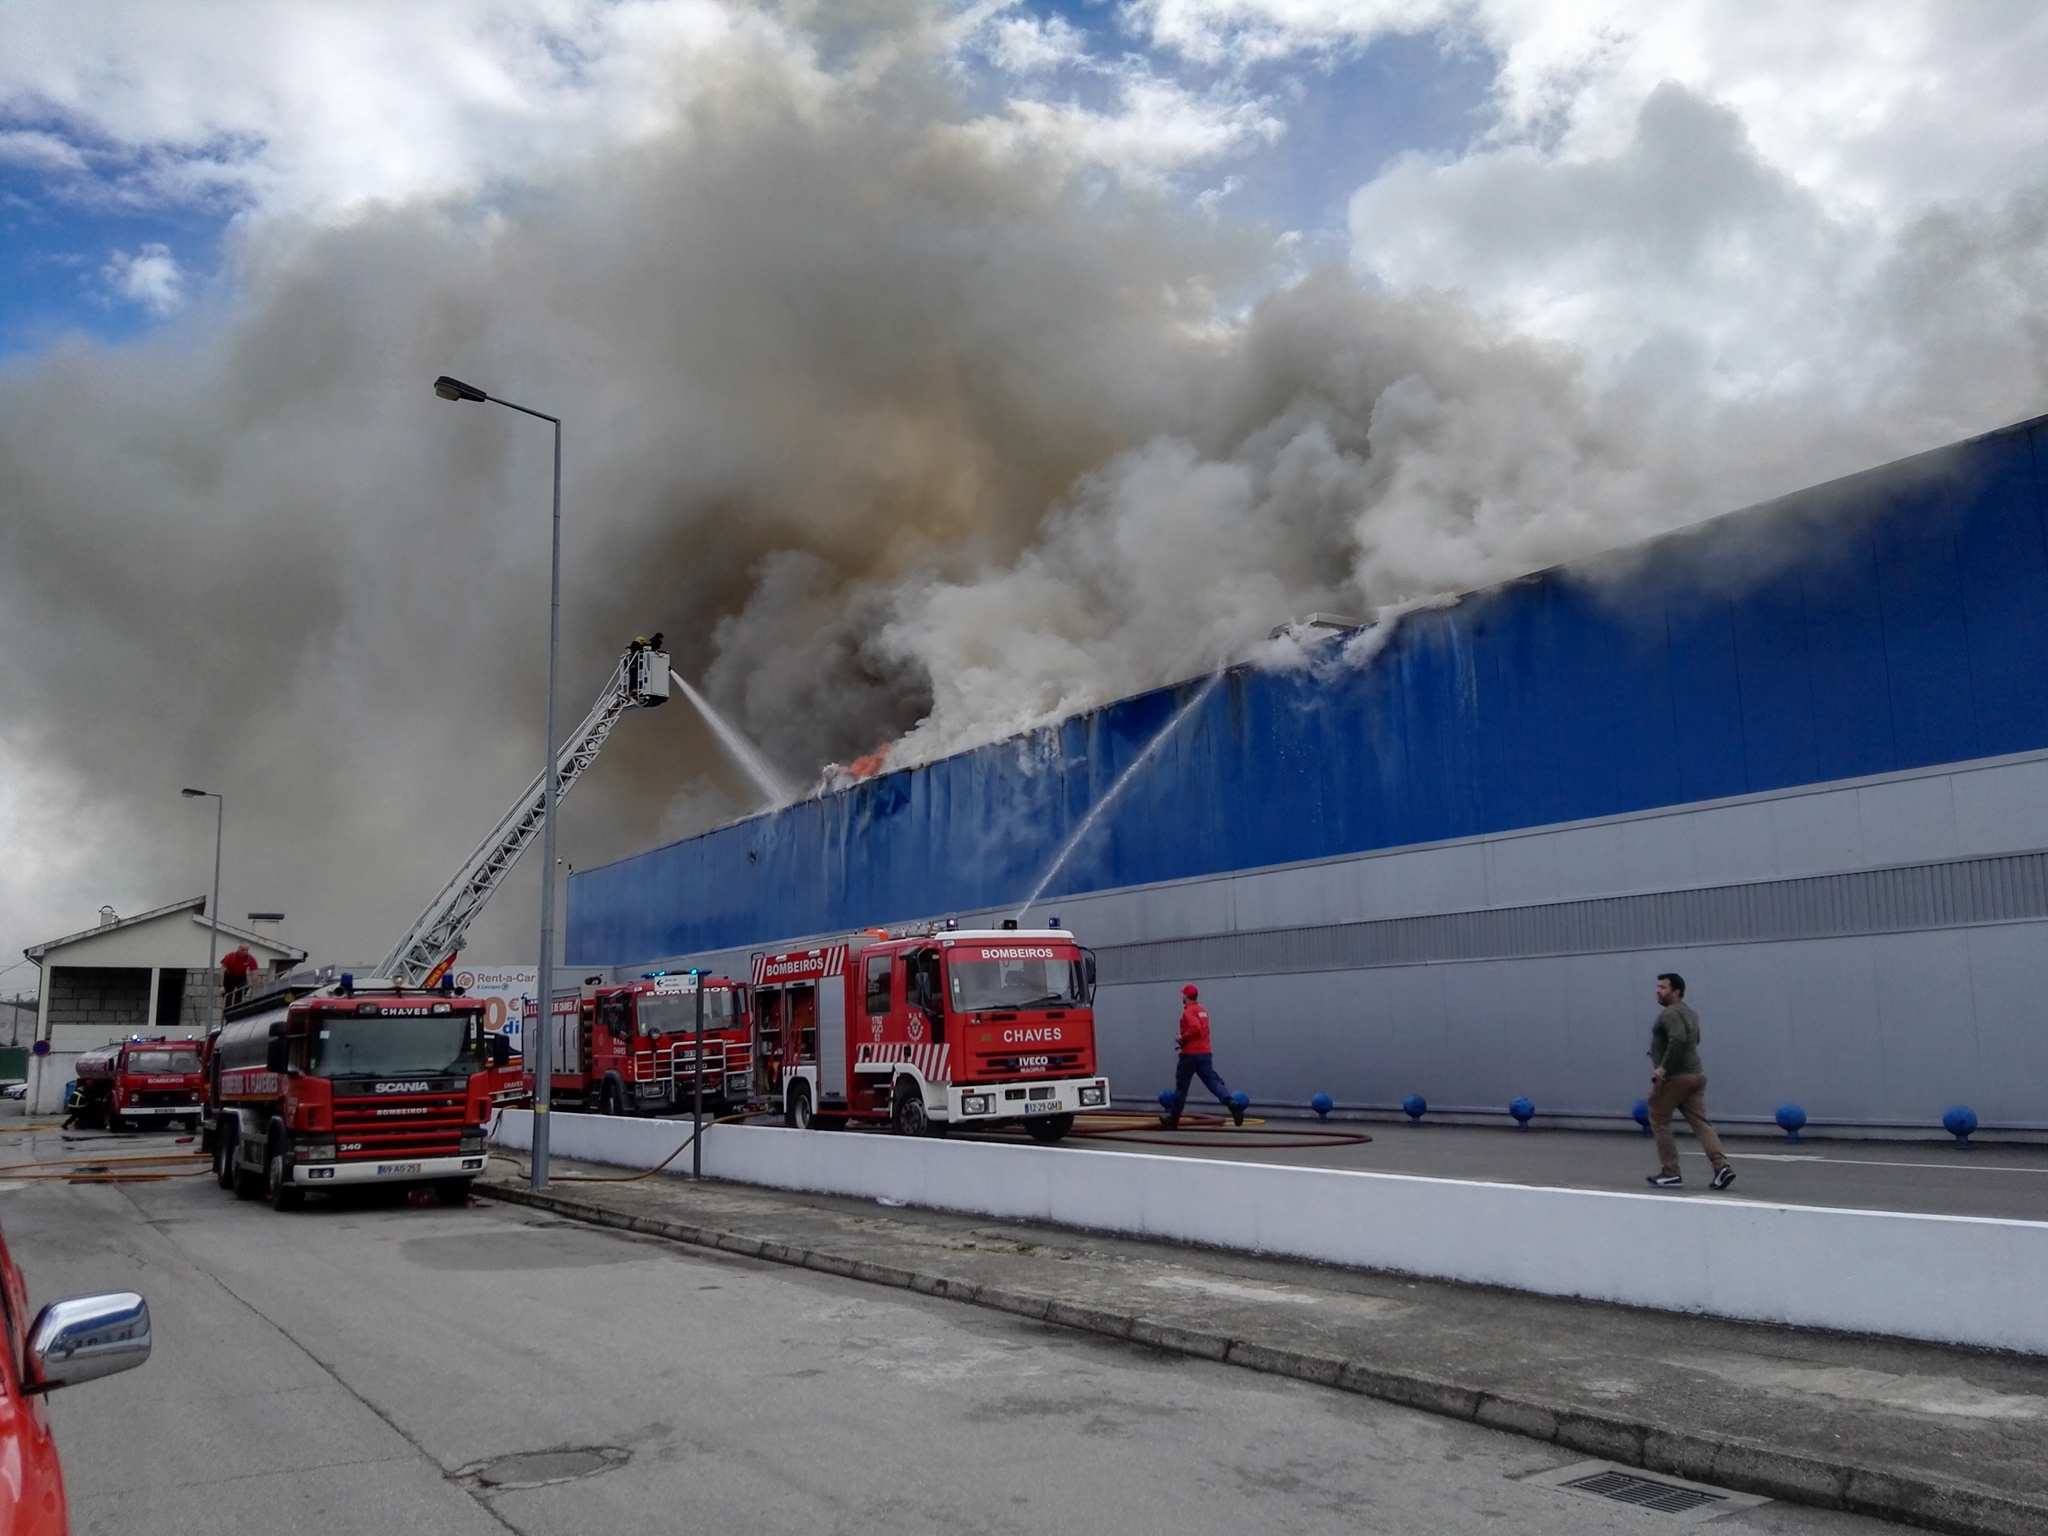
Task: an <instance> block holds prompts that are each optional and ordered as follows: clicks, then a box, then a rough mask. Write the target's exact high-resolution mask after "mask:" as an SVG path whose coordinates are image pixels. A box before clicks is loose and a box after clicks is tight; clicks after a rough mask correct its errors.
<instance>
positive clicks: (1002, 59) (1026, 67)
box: [986, 16, 1088, 75]
mask: <svg viewBox="0 0 2048 1536" xmlns="http://www.w3.org/2000/svg"><path fill="white" fill-rule="evenodd" d="M986 48H987V52H988V57H989V60H990V62H992V63H993V64H994V65H995V66H996V67H997V68H998V69H1001V70H1003V71H1005V72H1006V73H1008V74H1012V75H1036V74H1045V73H1049V72H1050V71H1052V70H1056V69H1060V68H1062V67H1064V66H1065V65H1068V64H1074V63H1078V62H1079V61H1080V60H1082V59H1084V58H1086V57H1087V55H1088V42H1087V38H1086V37H1085V36H1084V35H1083V34H1082V33H1081V31H1080V30H1079V29H1078V28H1076V27H1075V26H1074V24H1073V23H1072V22H1070V21H1068V20H1067V19H1066V18H1065V17H1064V16H1004V17H1000V18H998V19H997V20H995V21H993V22H991V23H990V24H989V29H988V41H987V44H986Z"/></svg>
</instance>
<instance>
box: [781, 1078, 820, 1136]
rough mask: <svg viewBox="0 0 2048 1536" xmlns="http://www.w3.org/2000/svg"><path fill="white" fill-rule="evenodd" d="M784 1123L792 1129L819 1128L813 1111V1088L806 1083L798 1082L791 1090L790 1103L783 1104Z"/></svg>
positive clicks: (806, 1129) (807, 1129)
mask: <svg viewBox="0 0 2048 1536" xmlns="http://www.w3.org/2000/svg"><path fill="white" fill-rule="evenodd" d="M782 1123H783V1124H784V1125H786V1126H788V1127H789V1128H790V1129H791V1130H792V1131H809V1130H814V1129H816V1128H817V1123H818V1121H817V1117H816V1116H815V1115H814V1114H812V1113H811V1090H810V1086H809V1085H808V1084H806V1083H798V1084H797V1085H796V1086H795V1087H794V1088H792V1089H790V1090H789V1103H788V1104H786V1105H785V1106H783V1110H782Z"/></svg>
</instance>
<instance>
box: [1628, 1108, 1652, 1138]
mask: <svg viewBox="0 0 2048 1536" xmlns="http://www.w3.org/2000/svg"><path fill="white" fill-rule="evenodd" d="M1629 1113H1630V1114H1632V1115H1634V1116H1635V1117H1636V1124H1637V1125H1640V1126H1641V1127H1642V1128H1643V1134H1644V1135H1645V1136H1647V1135H1649V1134H1650V1101H1649V1100H1648V1099H1637V1100H1636V1107H1635V1108H1634V1109H1632V1110H1630V1111H1629Z"/></svg>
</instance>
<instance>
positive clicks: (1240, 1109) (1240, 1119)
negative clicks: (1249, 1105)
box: [1230, 1104, 1244, 1125]
mask: <svg viewBox="0 0 2048 1536" xmlns="http://www.w3.org/2000/svg"><path fill="white" fill-rule="evenodd" d="M1230 1118H1231V1119H1232V1120H1233V1121H1235V1122H1236V1123H1237V1124H1239V1125H1243V1124H1244V1106H1243V1105H1242V1104H1233V1105H1231V1106H1230Z"/></svg>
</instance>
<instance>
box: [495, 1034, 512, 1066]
mask: <svg viewBox="0 0 2048 1536" xmlns="http://www.w3.org/2000/svg"><path fill="white" fill-rule="evenodd" d="M511 1064H512V1037H511V1036H510V1035H493V1036H491V1065H492V1066H494V1067H507V1066H510V1065H511Z"/></svg>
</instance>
